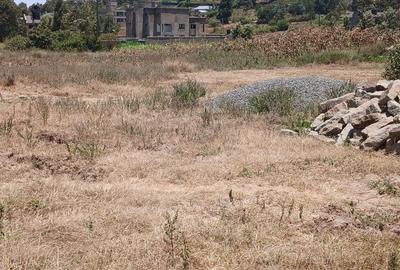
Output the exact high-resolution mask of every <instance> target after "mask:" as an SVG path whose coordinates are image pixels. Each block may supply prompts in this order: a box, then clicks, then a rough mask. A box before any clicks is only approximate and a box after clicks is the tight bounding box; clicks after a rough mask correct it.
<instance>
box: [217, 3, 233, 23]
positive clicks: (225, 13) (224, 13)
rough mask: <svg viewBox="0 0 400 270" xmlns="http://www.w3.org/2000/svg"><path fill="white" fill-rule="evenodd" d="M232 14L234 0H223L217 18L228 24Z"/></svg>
mask: <svg viewBox="0 0 400 270" xmlns="http://www.w3.org/2000/svg"><path fill="white" fill-rule="evenodd" d="M231 15H232V0H221V3H220V4H219V7H218V14H217V19H219V20H220V21H221V23H223V24H226V23H229V18H230V17H231Z"/></svg>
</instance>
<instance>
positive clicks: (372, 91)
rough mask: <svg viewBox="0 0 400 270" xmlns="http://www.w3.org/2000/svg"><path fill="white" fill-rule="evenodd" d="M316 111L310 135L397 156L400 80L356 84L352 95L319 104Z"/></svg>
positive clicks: (399, 121)
mask: <svg viewBox="0 0 400 270" xmlns="http://www.w3.org/2000/svg"><path fill="white" fill-rule="evenodd" d="M319 109H320V115H318V116H317V117H316V118H315V120H314V122H313V123H312V125H311V129H312V131H311V132H310V135H312V136H321V135H323V136H326V137H329V138H331V139H335V140H336V144H338V145H341V144H345V143H349V144H351V145H354V146H358V147H360V148H361V149H363V150H379V149H385V150H386V152H387V153H396V154H400V80H396V81H387V80H381V81H379V82H378V83H377V84H375V85H371V84H365V85H360V86H358V87H357V88H356V90H355V92H354V93H350V94H346V95H344V96H341V97H339V98H336V99H330V100H327V101H324V102H322V103H321V104H320V106H319Z"/></svg>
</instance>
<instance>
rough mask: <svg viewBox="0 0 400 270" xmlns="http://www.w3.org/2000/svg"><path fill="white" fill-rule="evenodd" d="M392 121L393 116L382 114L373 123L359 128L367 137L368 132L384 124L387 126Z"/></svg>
mask: <svg viewBox="0 0 400 270" xmlns="http://www.w3.org/2000/svg"><path fill="white" fill-rule="evenodd" d="M391 123H393V117H392V116H389V117H386V116H384V115H382V119H381V120H379V121H378V122H376V123H373V124H372V125H369V126H367V127H366V128H364V129H363V130H361V133H362V134H363V135H364V136H365V137H368V136H369V135H370V134H372V133H374V132H377V131H378V130H379V129H381V128H383V127H384V126H387V125H389V124H391Z"/></svg>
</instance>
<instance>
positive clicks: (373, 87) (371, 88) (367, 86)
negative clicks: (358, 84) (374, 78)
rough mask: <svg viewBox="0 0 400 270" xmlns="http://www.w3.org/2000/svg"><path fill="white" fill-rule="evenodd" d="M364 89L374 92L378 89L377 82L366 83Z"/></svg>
mask: <svg viewBox="0 0 400 270" xmlns="http://www.w3.org/2000/svg"><path fill="white" fill-rule="evenodd" d="M362 90H364V91H365V92H368V93H372V92H375V91H376V84H372V83H365V84H364V85H363V86H362Z"/></svg>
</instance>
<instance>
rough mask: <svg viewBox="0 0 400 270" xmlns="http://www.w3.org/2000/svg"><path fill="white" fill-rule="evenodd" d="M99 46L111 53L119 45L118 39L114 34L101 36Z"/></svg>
mask: <svg viewBox="0 0 400 270" xmlns="http://www.w3.org/2000/svg"><path fill="white" fill-rule="evenodd" d="M98 41H99V44H100V46H101V48H102V49H103V50H107V51H111V50H112V49H114V48H115V46H116V45H117V39H116V36H115V34H114V33H108V34H101V35H100V36H99V39H98Z"/></svg>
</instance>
